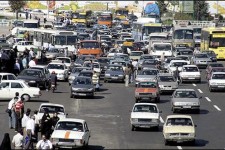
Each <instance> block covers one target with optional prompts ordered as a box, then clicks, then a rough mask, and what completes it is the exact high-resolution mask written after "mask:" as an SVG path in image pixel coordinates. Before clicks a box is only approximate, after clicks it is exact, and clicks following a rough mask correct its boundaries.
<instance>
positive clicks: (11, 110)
mask: <svg viewBox="0 0 225 150" xmlns="http://www.w3.org/2000/svg"><path fill="white" fill-rule="evenodd" d="M18 96H19V93H18V92H16V94H15V97H14V98H13V99H11V100H10V102H9V104H8V114H9V128H10V129H15V128H16V114H15V103H16V101H17V100H18Z"/></svg>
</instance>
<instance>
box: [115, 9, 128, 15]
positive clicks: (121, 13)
mask: <svg viewBox="0 0 225 150" xmlns="http://www.w3.org/2000/svg"><path fill="white" fill-rule="evenodd" d="M116 14H117V15H118V14H119V15H128V10H117V11H116Z"/></svg>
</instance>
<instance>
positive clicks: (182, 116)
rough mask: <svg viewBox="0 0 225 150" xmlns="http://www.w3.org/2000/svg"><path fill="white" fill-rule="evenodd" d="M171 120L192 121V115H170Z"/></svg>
mask: <svg viewBox="0 0 225 150" xmlns="http://www.w3.org/2000/svg"><path fill="white" fill-rule="evenodd" d="M169 118H190V119H192V117H191V116H190V115H168V116H167V119H169Z"/></svg>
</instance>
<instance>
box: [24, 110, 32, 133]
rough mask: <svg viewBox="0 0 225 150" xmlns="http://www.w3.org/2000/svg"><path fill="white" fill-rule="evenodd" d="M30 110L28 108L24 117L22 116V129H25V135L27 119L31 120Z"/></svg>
mask: <svg viewBox="0 0 225 150" xmlns="http://www.w3.org/2000/svg"><path fill="white" fill-rule="evenodd" d="M30 112H31V110H30V109H29V108H28V109H27V111H26V113H25V114H24V115H23V118H22V129H23V135H24V137H26V136H27V129H26V125H27V121H28V120H30Z"/></svg>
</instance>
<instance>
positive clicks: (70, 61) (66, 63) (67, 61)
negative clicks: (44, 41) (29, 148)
mask: <svg viewBox="0 0 225 150" xmlns="http://www.w3.org/2000/svg"><path fill="white" fill-rule="evenodd" d="M56 60H60V61H63V63H64V64H65V65H66V66H67V67H68V68H69V67H71V65H72V60H71V58H70V57H57V58H56Z"/></svg>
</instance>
